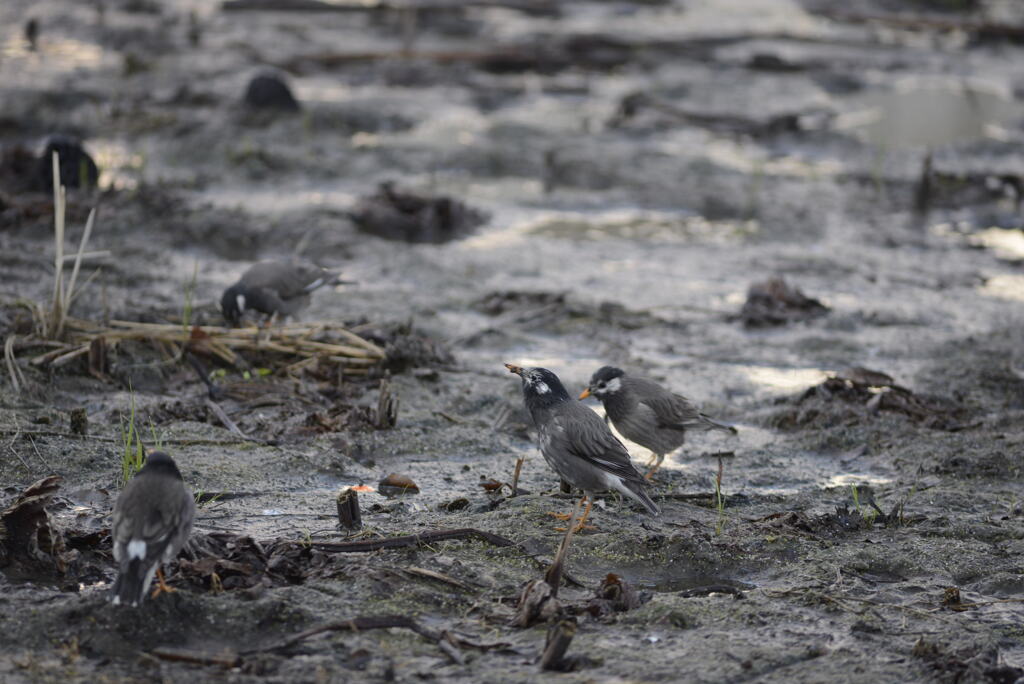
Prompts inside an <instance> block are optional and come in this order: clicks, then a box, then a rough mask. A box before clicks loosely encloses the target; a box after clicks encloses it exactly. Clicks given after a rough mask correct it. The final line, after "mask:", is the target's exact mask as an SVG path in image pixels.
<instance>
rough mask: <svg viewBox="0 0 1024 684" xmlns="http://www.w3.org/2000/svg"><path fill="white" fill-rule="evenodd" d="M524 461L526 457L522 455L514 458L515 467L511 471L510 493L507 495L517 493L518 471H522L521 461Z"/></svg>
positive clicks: (511, 495) (510, 495)
mask: <svg viewBox="0 0 1024 684" xmlns="http://www.w3.org/2000/svg"><path fill="white" fill-rule="evenodd" d="M525 461H526V459H525V458H522V457H519V458H517V459H516V469H515V470H513V471H512V493H511V494H509V497H513V496H515V495H516V494H518V493H519V473H520V472H522V470H523V462H525Z"/></svg>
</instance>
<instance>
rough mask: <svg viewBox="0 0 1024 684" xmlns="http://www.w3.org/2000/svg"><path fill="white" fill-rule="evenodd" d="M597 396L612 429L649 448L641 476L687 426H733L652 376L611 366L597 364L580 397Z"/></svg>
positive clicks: (674, 445)
mask: <svg viewBox="0 0 1024 684" xmlns="http://www.w3.org/2000/svg"><path fill="white" fill-rule="evenodd" d="M591 395H593V396H595V397H597V398H598V399H599V400H600V401H601V403H602V404H603V405H604V410H605V412H606V413H607V414H608V417H609V418H610V419H611V421H612V423H613V424H614V425H615V429H616V430H618V431H619V432H620V433H621V434H622V436H623V437H625V438H626V439H628V440H630V441H633V442H636V443H637V444H639V445H640V446H642V447H646V448H648V449H650V450H651V453H652V454H653V458H652V459H651V462H650V463H649V464H648V467H649V468H650V470H649V471H648V472H647V474H646V475H645V477H646V478H647V479H650V478H651V476H652V475H654V473H655V472H656V471H657V470H658V468H659V467H661V462H662V461H664V460H665V455H666V454H669V453H671V452H673V451H675V450H676V449H678V448H679V447H680V446H682V444H683V439H684V438H685V436H686V432H687V431H688V430H724V431H725V432H731V433H732V434H736V428H734V427H732V426H731V425H726V424H725V423H719V422H718V421H716V420H713V419H711V418H709V417H708V416H706V415H704V414H703V413H701V412H700V411H698V410H697V408H696V407H695V406H694V405H693V404H692V403H690V400H689V399H687V398H686V397H684V396H682V395H679V394H675V393H673V392H670V391H668V390H667V389H665V388H664V387H662V386H661V385H659V384H658V383H656V382H654V381H653V380H647V379H645V378H634V377H630V376H628V375H626V373H625V372H624V371H622V370H621V369H619V368H615V367H613V366H604V367H602V368H599V369H598V370H597V371H596V372H595V373H594V375H593V376H591V378H590V385H589V386H588V387H587V389H585V390H583V392H582V393H580V400H583V399H586V398H587V397H589V396H591Z"/></svg>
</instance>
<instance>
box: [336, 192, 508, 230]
mask: <svg viewBox="0 0 1024 684" xmlns="http://www.w3.org/2000/svg"><path fill="white" fill-rule="evenodd" d="M350 216H351V217H352V220H353V221H354V222H355V224H356V225H357V226H358V227H359V229H360V230H362V231H364V232H366V233H370V234H371V235H376V236H377V237H381V238H384V239H386V240H399V241H402V242H424V243H431V244H440V243H443V242H448V241H450V240H455V239H456V238H460V237H464V236H466V235H468V234H470V233H471V232H472V231H473V230H474V229H476V228H478V227H480V226H482V225H483V224H485V223H487V221H488V218H489V217H488V215H487V213H486V212H484V211H481V210H479V209H474V208H473V207H470V206H468V205H466V204H463V203H462V202H460V201H458V200H456V199H452V198H451V197H443V196H442V197H427V196H422V195H416V194H414V193H411V192H401V191H399V190H396V189H395V185H394V183H391V182H386V183H381V184H380V186H378V189H377V193H376V194H374V195H370V196H368V197H363V198H362V199H360V200H359V202H358V203H357V204H356V206H355V208H354V209H353V210H352V212H351V214H350Z"/></svg>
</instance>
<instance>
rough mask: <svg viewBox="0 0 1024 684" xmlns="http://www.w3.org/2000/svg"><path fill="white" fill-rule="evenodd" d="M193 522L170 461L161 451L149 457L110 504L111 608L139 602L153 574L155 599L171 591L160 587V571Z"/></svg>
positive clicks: (184, 491)
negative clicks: (113, 571) (114, 568)
mask: <svg viewBox="0 0 1024 684" xmlns="http://www.w3.org/2000/svg"><path fill="white" fill-rule="evenodd" d="M195 517H196V502H195V499H193V498H192V494H191V493H189V491H188V490H187V489H186V488H185V483H184V482H183V481H182V479H181V473H180V472H179V471H178V466H177V465H175V463H174V459H172V458H171V457H170V456H168V455H167V454H165V453H163V452H160V451H155V452H153V453H151V454H150V455H149V456H148V457H147V458H146V465H145V466H143V467H142V470H140V471H139V472H138V473H137V474H136V475H135V477H133V478H132V479H131V481H129V482H128V484H127V485H126V486H125V488H124V490H123V491H122V492H121V495H120V496H118V497H117V502H116V503H115V504H114V520H113V522H112V523H111V525H110V537H111V539H112V541H113V543H114V560H116V561H117V580H116V581H115V582H114V586H113V587H112V588H111V590H110V600H111V602H112V603H113V604H114V605H122V604H123V605H129V606H138V605H139V604H140V603H142V601H143V600H144V599H145V598H146V592H147V591H148V590H149V585H150V584H151V583H152V582H153V575H154V574H155V575H156V576H157V579H158V582H159V584H158V587H157V589H156V591H155V592H154V594H153V595H154V596H156V595H157V594H158V593H160V592H171V591H174V590H173V589H171V588H170V587H168V586H167V584H165V583H164V576H163V572H162V571H161V570H160V566H161V564H163V563H166V562H168V561H171V560H173V559H174V558H175V557H176V556H177V555H178V552H179V551H181V547H182V546H184V545H185V542H186V541H188V535H189V533H190V532H191V531H192V520H193V519H194V518H195Z"/></svg>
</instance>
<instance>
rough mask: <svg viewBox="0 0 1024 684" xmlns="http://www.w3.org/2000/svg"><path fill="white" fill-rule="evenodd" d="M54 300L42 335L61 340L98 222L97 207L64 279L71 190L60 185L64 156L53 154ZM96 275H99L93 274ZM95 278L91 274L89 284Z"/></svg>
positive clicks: (42, 328)
mask: <svg viewBox="0 0 1024 684" xmlns="http://www.w3.org/2000/svg"><path fill="white" fill-rule="evenodd" d="M52 159H53V242H54V255H53V300H52V302H51V305H50V312H49V315H46V316H42V317H41V318H40V336H41V337H43V338H44V339H59V338H60V337H61V336H62V335H63V334H64V325H65V321H66V320H67V314H68V309H70V308H71V303H72V301H74V298H75V296H76V295H77V294H78V293H77V292H76V291H75V284H76V283H77V281H78V273H79V272H80V271H81V268H82V260H83V259H84V258H85V256H86V254H87V252H86V251H85V247H86V245H87V244H88V243H89V237H90V236H91V235H92V229H93V226H94V225H95V223H96V209H95V208H93V209H92V210H91V211H90V212H89V218H88V220H87V221H86V223H85V231H84V232H83V233H82V239H81V240H80V241H79V244H78V251H77V252H76V253H75V256H74V266H73V267H72V270H71V278H70V279H69V281H68V282H67V284H65V282H64V262H65V261H67V260H68V257H67V256H65V255H64V235H65V232H66V231H65V229H66V216H67V190H66V189H65V188H64V186H62V185H61V184H60V155H58V154H57V152H56V151H54V153H53V157H52ZM93 275H95V274H93ZM91 280H92V276H90V278H89V280H87V281H86V285H88V284H89V282H90V281H91Z"/></svg>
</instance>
